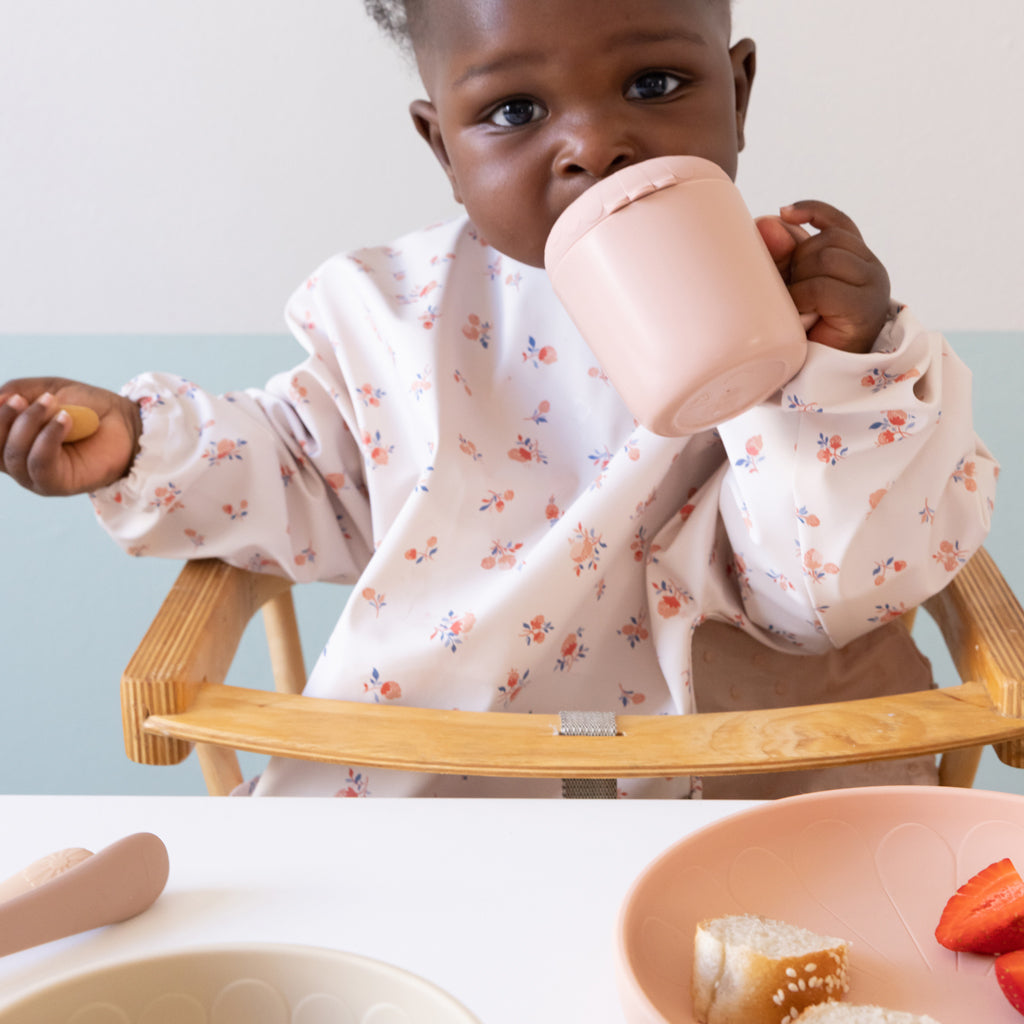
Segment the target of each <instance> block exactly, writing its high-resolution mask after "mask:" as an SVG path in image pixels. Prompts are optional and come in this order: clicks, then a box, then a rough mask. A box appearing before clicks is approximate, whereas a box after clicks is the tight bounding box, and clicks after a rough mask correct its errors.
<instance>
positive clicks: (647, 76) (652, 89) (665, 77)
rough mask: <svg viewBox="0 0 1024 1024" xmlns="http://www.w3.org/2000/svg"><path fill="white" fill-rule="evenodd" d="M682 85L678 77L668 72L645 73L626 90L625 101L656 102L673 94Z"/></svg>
mask: <svg viewBox="0 0 1024 1024" xmlns="http://www.w3.org/2000/svg"><path fill="white" fill-rule="evenodd" d="M682 84H683V80H682V79H681V78H680V77H679V76H678V75H673V74H670V73H669V72H668V71H645V72H644V73H643V74H642V75H640V76H639V77H638V78H636V79H634V80H633V83H632V84H631V85H630V87H629V88H628V89H627V90H626V99H627V100H656V99H661V97H663V96H668V95H669V94H670V93H673V92H675V91H676V89H678V88H679V87H680V86H681V85H682Z"/></svg>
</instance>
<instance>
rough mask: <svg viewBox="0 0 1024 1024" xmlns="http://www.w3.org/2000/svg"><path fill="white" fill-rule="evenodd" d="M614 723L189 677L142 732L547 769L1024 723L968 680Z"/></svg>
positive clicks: (251, 746)
mask: <svg viewBox="0 0 1024 1024" xmlns="http://www.w3.org/2000/svg"><path fill="white" fill-rule="evenodd" d="M616 724H617V729H618V734H617V735H615V736H598V737H592V736H562V735H559V719H558V716H557V715H545V714H536V715H524V714H507V713H503V712H481V711H438V710H432V709H427V708H412V707H402V706H385V705H380V704H362V703H352V702H347V701H335V700H316V699H314V698H310V697H296V696H291V695H286V694H279V693H271V692H267V691H263V690H247V689H242V688H239V687H234V686H217V685H206V684H204V685H199V686H196V687H194V688H193V690H192V693H191V703H190V705H189V707H188V709H187V710H184V711H182V712H180V713H178V714H154V715H152V716H150V718H149V719H148V720H147V721H146V723H145V727H144V728H145V731H146V733H147V734H149V735H152V736H154V737H161V738H170V737H174V738H177V739H178V740H187V741H194V742H197V743H211V744H224V745H227V746H232V747H238V748H240V749H243V750H251V751H255V752H256V753H266V754H269V753H276V754H280V755H283V756H285V757H296V758H303V759H307V760H315V761H325V762H328V763H335V764H358V765H369V766H377V767H383V768H394V769H398V770H402V771H430V772H441V773H451V774H457V775H465V774H469V775H492V776H513V777H515V776H536V777H547V778H609V777H611V778H629V777H637V776H662V775H664V776H677V775H736V774H745V773H754V772H759V771H785V770H790V769H796V768H820V767H828V766H830V765H836V764H848V763H853V762H859V761H865V760H876V759H886V758H897V757H911V756H914V755H916V754H923V753H934V752H936V751H939V750H945V749H950V748H956V747H971V746H977V745H979V744H985V743H991V742H993V741H995V740H999V739H1004V738H1006V737H1008V736H1012V735H1021V734H1024V721H1014V720H1012V719H1007V718H1003V717H1002V716H1000V715H999V714H997V713H996V712H995V710H994V709H993V708H992V703H991V701H990V700H989V699H988V696H987V694H986V692H985V688H984V687H983V686H982V685H981V684H980V683H966V684H964V685H962V686H957V687H946V688H943V689H940V690H924V691H919V692H916V693H908V694H900V695H897V696H892V697H874V698H871V699H868V700H857V701H844V702H841V703H835V704H820V705H813V706H809V707H798V708H772V709H767V710H762V711H743V712H718V713H712V714H701V715H621V716H619V717H618V719H617V723H616Z"/></svg>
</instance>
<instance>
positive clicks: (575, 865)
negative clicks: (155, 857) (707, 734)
mask: <svg viewBox="0 0 1024 1024" xmlns="http://www.w3.org/2000/svg"><path fill="white" fill-rule="evenodd" d="M749 806H751V805H750V804H748V803H745V802H740V801H728V802H726V801H710V800H709V801H692V802H691V801H636V802H629V801H617V802H614V801H608V802H604V801H557V800H555V801H521V800H383V799H382V800H299V799H264V800H245V799H213V798H209V797H58V796H52V797H51V796H0V880H2V879H4V878H7V877H9V876H11V875H13V874H14V873H15V872H17V871H18V870H19V869H20V868H22V867H24V866H26V865H28V864H29V863H31V862H32V861H34V860H37V859H38V858H40V857H43V856H45V855H46V854H48V853H51V852H53V851H54V850H58V849H63V848H65V847H71V846H82V847H85V848H87V849H90V850H93V851H98V850H100V849H102V848H103V847H104V846H107V845H109V844H110V843H112V842H114V841H116V840H117V839H120V838H122V837H123V836H126V835H129V834H131V833H133V832H153V833H155V834H156V835H158V836H160V838H161V839H162V840H163V841H164V842H165V844H166V845H167V849H168V853H169V856H170V865H171V871H170V878H169V880H168V883H167V888H166V889H165V890H164V893H163V895H162V896H161V897H160V898H159V900H157V902H156V903H155V904H154V905H153V906H152V907H151V908H150V909H149V910H148V911H146V912H145V913H143V914H141V915H140V916H139V917H136V918H134V919H133V920H131V921H127V922H124V923H122V924H119V925H114V926H110V927H107V928H102V929H97V930H94V931H92V932H87V933H85V934H83V935H79V936H76V937H73V938H69V939H64V940H61V941H59V942H53V943H49V944H47V945H43V946H38V947H36V948H35V949H31V950H25V951H23V952H20V953H15V954H13V955H10V956H7V957H5V958H0V1004H2V1003H3V1002H4V1001H7V1000H8V999H10V998H13V997H14V996H16V995H18V994H20V993H22V992H23V991H25V990H27V989H29V988H32V987H35V986H36V985H39V984H41V983H44V982H47V981H50V980H52V979H53V978H55V977H57V976H59V975H61V974H64V973H69V972H74V971H79V970H83V969H87V968H90V967H94V966H98V965H100V964H102V963H108V962H111V961H115V960H121V959H128V958H132V957H136V956H141V955H145V954H150V953H156V952H164V951H172V950H179V949H185V948H188V947H190V946H197V945H204V944H210V943H232V942H275V943H297V944H303V945H314V946H325V947H328V948H332V949H339V950H346V951H349V952H353V953H358V954H361V955H364V956H369V957H374V958H377V959H379V960H384V961H386V962H388V963H391V964H395V965H397V966H399V967H402V968H405V969H406V970H409V971H412V972H414V973H416V974H419V975H421V976H422V977H424V978H426V979H427V980H429V981H431V982H433V983H434V984H436V985H439V986H440V987H442V988H444V989H446V990H447V991H448V992H450V993H451V994H452V995H453V996H454V997H455V998H456V999H458V1000H459V1001H461V1002H462V1003H463V1004H465V1005H466V1006H467V1007H468V1008H469V1009H470V1010H471V1011H472V1012H473V1013H475V1014H476V1015H477V1016H478V1017H479V1018H480V1020H481V1021H482V1022H483V1024H575V1022H579V1024H604V1022H608V1024H612V1022H614V1024H621V1022H622V1020H623V1016H622V1013H621V1010H620V1008H619V1002H618V995H617V991H616V982H615V970H614V963H615V926H616V919H617V915H618V911H619V907H620V905H621V903H622V900H623V898H624V897H625V895H626V892H627V890H628V889H629V886H630V884H631V883H632V881H633V880H634V878H635V877H636V876H637V875H638V874H639V873H640V871H642V870H643V868H644V867H645V866H646V865H647V864H648V863H649V862H650V861H651V860H653V859H654V858H655V857H656V856H658V854H660V853H661V852H662V851H663V850H664V849H666V848H667V847H668V846H670V845H671V844H672V843H674V842H676V841H677V840H679V839H681V838H683V837H684V836H686V835H688V834H689V833H691V832H693V831H695V830H696V829H698V828H700V827H701V826H703V825H706V824H709V823H710V822H712V821H715V820H717V819H719V818H722V817H724V816H726V815H729V814H733V813H736V812H738V811H740V810H742V809H744V808H745V807H749Z"/></svg>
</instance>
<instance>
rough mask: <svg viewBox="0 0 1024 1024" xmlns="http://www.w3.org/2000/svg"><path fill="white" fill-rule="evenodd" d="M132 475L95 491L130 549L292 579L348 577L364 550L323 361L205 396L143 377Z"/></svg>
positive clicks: (351, 463) (169, 379)
mask: <svg viewBox="0 0 1024 1024" xmlns="http://www.w3.org/2000/svg"><path fill="white" fill-rule="evenodd" d="M126 392H127V394H128V395H129V396H130V398H132V399H133V400H135V401H137V402H138V403H139V404H140V406H141V409H142V418H143V423H144V426H145V429H144V431H143V434H142V439H141V445H140V449H139V453H138V456H137V457H136V459H135V461H134V464H133V467H132V471H131V473H130V474H129V475H128V476H127V477H125V478H123V479H121V480H119V481H117V482H116V483H115V484H114V485H113V486H110V487H107V488H105V489H104V490H102V491H99V492H98V493H96V494H94V495H93V503H94V505H95V508H96V511H97V513H98V514H99V517H100V521H101V523H102V525H103V526H104V527H105V528H106V529H107V531H108V532H109V533H110V534H111V535H112V536H113V537H114V539H115V540H116V541H117V542H118V543H119V544H120V545H121V546H122V547H123V548H125V549H126V550H127V551H128V552H129V553H131V554H135V555H156V556H160V557H165V558H176V559H187V558H204V557H217V558H222V559H224V560H225V561H229V562H231V563H232V564H236V565H241V566H243V567H246V568H251V569H256V570H260V571H267V572H275V573H279V574H282V575H286V576H288V577H290V578H292V579H296V580H313V579H329V580H350V579H352V578H354V577H355V576H356V575H357V574H358V572H359V570H360V569H361V567H362V566H363V565H364V564H365V562H366V560H367V559H368V557H369V553H370V551H371V550H372V542H371V541H369V540H368V538H369V536H370V526H369V515H368V503H367V498H366V494H365V490H364V489H363V488H362V487H361V483H362V468H361V460H360V457H359V452H358V446H357V445H356V444H355V442H354V440H353V438H352V436H351V434H350V432H349V430H348V427H347V426H346V423H345V421H344V417H343V415H342V412H341V410H340V408H339V402H340V401H341V399H340V398H339V393H338V391H337V389H336V388H335V387H334V386H333V384H332V378H331V376H330V372H329V369H328V368H327V367H326V366H325V363H324V360H323V359H317V358H315V357H314V358H311V359H309V360H307V362H306V363H304V364H302V365H301V366H300V367H298V368H296V369H295V370H293V371H291V372H290V373H287V374H282V375H280V376H279V377H275V378H274V379H273V380H271V381H270V383H269V384H268V385H267V387H266V388H265V389H262V390H256V389H252V390H247V391H242V392H233V393H228V394H225V395H212V394H209V393H207V392H205V391H203V390H202V389H201V388H199V387H197V386H196V385H195V384H193V383H191V382H190V381H187V380H184V379H182V378H179V377H174V376H170V375H164V374H145V375H143V376H141V377H139V378H136V380H134V381H132V382H131V383H130V384H129V385H128V386H127V388H126Z"/></svg>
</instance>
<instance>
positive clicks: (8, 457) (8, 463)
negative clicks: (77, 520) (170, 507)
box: [0, 377, 142, 496]
mask: <svg viewBox="0 0 1024 1024" xmlns="http://www.w3.org/2000/svg"><path fill="white" fill-rule="evenodd" d="M62 405H81V406H85V407H86V408H89V409H92V410H93V411H94V412H96V414H97V415H98V416H99V428H98V430H97V431H96V432H95V434H93V435H92V436H91V437H88V438H86V439H84V440H82V441H78V442H76V443H75V444H65V443H64V442H65V440H66V439H67V437H68V433H69V431H70V429H71V421H70V418H69V417H68V416H67V414H66V413H64V412H61V411H60V408H61V406H62ZM141 433H142V420H141V417H140V415H139V408H138V406H137V405H136V404H135V403H134V402H132V401H131V400H130V399H128V398H125V397H123V396H121V395H118V394H115V393H114V392H112V391H106V390H104V389H103V388H95V387H91V386H90V385H88V384H80V383H77V382H75V381H71V380H66V379H64V378H59V377H37V378H29V379H22V380H12V381H8V382H7V383H6V384H3V385H0V472H3V473H6V474H7V475H8V476H10V477H11V479H13V480H15V481H16V482H17V483H19V484H21V486H22V487H25V488H27V489H28V490H30V491H33V492H35V493H36V494H40V495H45V496H63V495H69V494H82V493H85V492H88V491H93V490H96V489H97V488H99V487H104V486H106V485H108V484H111V483H114V482H115V481H116V480H119V479H121V478H122V477H123V476H125V475H126V474H127V473H128V471H129V469H130V467H131V464H132V460H133V459H134V457H135V454H136V452H137V451H138V446H139V437H140V435H141Z"/></svg>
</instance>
